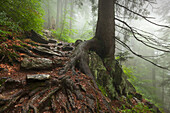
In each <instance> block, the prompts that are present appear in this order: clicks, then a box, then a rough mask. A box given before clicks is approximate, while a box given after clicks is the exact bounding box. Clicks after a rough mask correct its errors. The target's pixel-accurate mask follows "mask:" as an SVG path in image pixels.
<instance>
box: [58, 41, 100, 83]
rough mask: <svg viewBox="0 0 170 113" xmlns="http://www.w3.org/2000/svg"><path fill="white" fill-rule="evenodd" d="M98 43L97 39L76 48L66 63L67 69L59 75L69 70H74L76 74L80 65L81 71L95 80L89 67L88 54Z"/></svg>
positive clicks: (62, 70)
mask: <svg viewBox="0 0 170 113" xmlns="http://www.w3.org/2000/svg"><path fill="white" fill-rule="evenodd" d="M96 42H97V41H96V40H95V39H91V40H88V41H84V42H81V43H80V44H79V45H78V46H77V47H76V50H75V51H74V52H73V55H72V56H71V58H70V60H69V61H68V62H67V63H66V65H65V67H64V68H63V69H61V70H60V71H59V75H62V74H64V73H66V72H67V71H68V70H69V69H72V71H73V73H74V74H76V71H75V66H76V65H77V63H78V65H79V68H80V70H81V71H82V72H83V73H85V74H86V75H88V76H90V77H91V78H92V79H93V80H94V77H93V75H92V73H91V71H90V68H89V65H88V52H89V50H93V49H94V48H95V46H96V45H95V43H96Z"/></svg>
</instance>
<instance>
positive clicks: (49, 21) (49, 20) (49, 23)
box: [48, 0, 51, 29]
mask: <svg viewBox="0 0 170 113" xmlns="http://www.w3.org/2000/svg"><path fill="white" fill-rule="evenodd" d="M50 16H51V15H50V1H49V0H48V29H50V25H51V18H50Z"/></svg>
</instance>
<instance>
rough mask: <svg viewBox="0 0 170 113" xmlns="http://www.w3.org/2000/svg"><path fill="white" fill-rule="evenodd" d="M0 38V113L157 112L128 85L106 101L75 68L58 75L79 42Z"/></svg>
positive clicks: (34, 37) (99, 89) (27, 35)
mask: <svg viewBox="0 0 170 113" xmlns="http://www.w3.org/2000/svg"><path fill="white" fill-rule="evenodd" d="M6 37H7V38H4V36H2V35H1V42H0V45H1V46H0V47H1V52H0V54H1V56H3V57H2V59H1V60H0V61H1V64H0V113H20V112H22V113H28V112H30V113H59V112H60V113H71V112H74V113H87V112H90V113H104V112H105V113H106V112H109V113H132V112H137V113H146V112H147V113H153V112H156V113H159V112H160V111H159V110H158V108H157V107H156V106H154V105H153V104H151V103H150V102H148V101H146V100H145V99H144V98H143V97H142V95H140V94H138V93H137V92H136V91H135V89H134V87H133V86H132V85H131V84H130V83H129V84H130V85H129V86H126V88H127V89H132V90H129V91H128V94H123V93H122V94H118V95H117V96H116V98H114V99H110V98H109V97H108V95H107V93H106V90H107V89H105V88H104V87H102V86H101V85H99V84H97V85H96V83H95V81H94V80H93V79H92V78H91V77H90V76H87V75H85V74H84V73H83V72H82V71H81V69H80V67H79V66H77V67H76V68H75V69H72V70H68V71H67V72H66V73H65V74H62V75H60V74H59V72H60V71H61V70H62V69H63V68H64V66H65V65H66V63H67V62H68V61H69V60H70V58H71V55H72V53H74V51H75V48H76V46H77V45H78V44H79V43H81V41H80V40H79V41H76V43H66V42H60V41H58V40H55V39H48V40H46V39H44V38H43V37H42V36H41V35H39V34H37V33H36V32H34V31H31V32H27V33H23V34H20V35H16V34H12V35H8V36H6ZM21 37H25V38H21ZM31 39H32V40H31ZM93 54H94V53H91V54H90V55H93ZM91 58H93V59H92V62H91V65H94V63H96V62H94V56H91ZM95 59H97V56H96V58H95ZM97 60H98V59H97ZM97 62H98V63H99V62H100V61H97ZM99 64H100V63H99ZM95 65H96V64H95ZM92 67H93V66H92ZM123 79H125V78H123Z"/></svg>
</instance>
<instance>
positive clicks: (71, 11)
mask: <svg viewBox="0 0 170 113" xmlns="http://www.w3.org/2000/svg"><path fill="white" fill-rule="evenodd" d="M70 5H71V6H70V30H71V29H72V18H73V7H74V3H73V0H70Z"/></svg>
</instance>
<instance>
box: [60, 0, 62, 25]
mask: <svg viewBox="0 0 170 113" xmlns="http://www.w3.org/2000/svg"><path fill="white" fill-rule="evenodd" d="M62 23H63V0H61V1H60V28H61V27H62Z"/></svg>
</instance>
